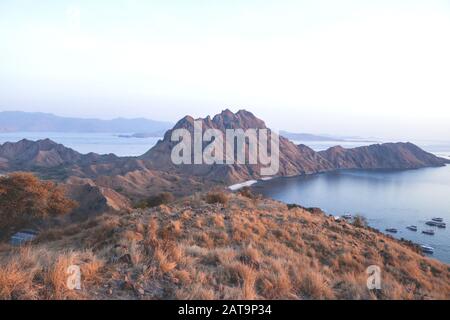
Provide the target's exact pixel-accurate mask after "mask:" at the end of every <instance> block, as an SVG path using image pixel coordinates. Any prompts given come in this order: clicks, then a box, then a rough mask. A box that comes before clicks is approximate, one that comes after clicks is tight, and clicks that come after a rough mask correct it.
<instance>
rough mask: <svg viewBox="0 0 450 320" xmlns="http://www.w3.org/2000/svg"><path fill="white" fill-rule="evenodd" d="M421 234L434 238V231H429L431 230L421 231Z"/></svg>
mask: <svg viewBox="0 0 450 320" xmlns="http://www.w3.org/2000/svg"><path fill="white" fill-rule="evenodd" d="M422 233H424V234H428V235H430V236H434V230H431V229H429V230H423V231H422Z"/></svg>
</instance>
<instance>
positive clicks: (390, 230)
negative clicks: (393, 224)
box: [386, 228, 398, 233]
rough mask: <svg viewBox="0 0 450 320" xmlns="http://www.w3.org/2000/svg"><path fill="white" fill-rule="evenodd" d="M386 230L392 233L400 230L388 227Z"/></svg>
mask: <svg viewBox="0 0 450 320" xmlns="http://www.w3.org/2000/svg"><path fill="white" fill-rule="evenodd" d="M386 231H387V232H390V233H397V232H398V230H397V229H395V228H387V229H386Z"/></svg>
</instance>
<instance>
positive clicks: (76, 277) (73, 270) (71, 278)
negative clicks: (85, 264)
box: [66, 265, 81, 290]
mask: <svg viewBox="0 0 450 320" xmlns="http://www.w3.org/2000/svg"><path fill="white" fill-rule="evenodd" d="M66 273H67V280H66V286H67V289H69V290H81V269H80V266H77V265H70V266H69V267H68V268H67V270H66Z"/></svg>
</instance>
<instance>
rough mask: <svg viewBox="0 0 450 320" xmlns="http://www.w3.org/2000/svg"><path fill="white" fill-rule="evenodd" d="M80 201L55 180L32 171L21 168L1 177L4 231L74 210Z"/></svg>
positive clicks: (0, 217)
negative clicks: (73, 197) (70, 197)
mask: <svg viewBox="0 0 450 320" xmlns="http://www.w3.org/2000/svg"><path fill="white" fill-rule="evenodd" d="M75 207H76V203H75V202H74V201H72V200H70V199H68V198H67V197H66V195H65V193H64V191H63V190H62V189H61V188H60V187H58V186H57V185H56V184H55V183H53V182H51V181H42V180H39V179H38V178H37V177H35V176H34V175H33V174H31V173H25V172H18V173H12V174H10V175H7V176H3V177H0V231H2V232H1V233H3V234H9V233H10V231H11V230H13V229H18V228H21V227H23V226H29V225H30V224H32V223H33V222H39V221H42V220H45V219H48V218H52V217H57V216H61V215H64V214H66V213H68V212H70V211H71V210H72V209H73V208H75Z"/></svg>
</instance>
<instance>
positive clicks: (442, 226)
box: [436, 222, 447, 228]
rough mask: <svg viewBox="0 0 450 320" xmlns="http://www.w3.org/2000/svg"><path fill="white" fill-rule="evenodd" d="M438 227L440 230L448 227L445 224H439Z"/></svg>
mask: <svg viewBox="0 0 450 320" xmlns="http://www.w3.org/2000/svg"><path fill="white" fill-rule="evenodd" d="M436 226H437V227H438V228H447V225H446V224H445V223H444V222H439V223H438V224H437V225H436Z"/></svg>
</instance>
